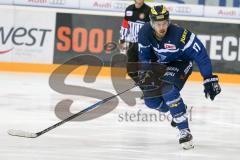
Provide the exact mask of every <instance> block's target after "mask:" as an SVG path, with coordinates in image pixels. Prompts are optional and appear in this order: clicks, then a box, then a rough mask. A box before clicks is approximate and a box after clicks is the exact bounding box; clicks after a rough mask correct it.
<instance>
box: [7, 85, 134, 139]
mask: <svg viewBox="0 0 240 160" xmlns="http://www.w3.org/2000/svg"><path fill="white" fill-rule="evenodd" d="M136 86H138V85H137V84H135V85H134V86H132V87H131V88H129V89H127V90H124V91H122V92H120V93H118V94H115V95H113V96H111V97H108V98H105V99H103V100H101V101H99V102H97V103H95V104H93V105H91V106H89V107H87V108H85V109H84V110H82V111H80V112H78V113H75V114H74V115H72V116H70V117H68V118H66V119H64V120H62V121H60V122H58V123H56V124H54V125H52V126H50V127H48V128H46V129H44V130H42V131H40V132H37V133H32V132H27V131H22V130H15V129H11V130H8V134H9V135H11V136H18V137H24V138H37V137H39V136H41V135H43V134H44V133H46V132H49V131H51V130H52V129H54V128H57V127H58V126H60V125H62V124H64V123H66V122H68V121H70V120H72V119H74V118H76V117H78V116H80V115H82V114H84V113H86V112H88V111H91V110H93V109H96V108H97V107H98V106H99V105H101V104H104V103H105V102H108V101H110V100H111V99H113V98H115V97H117V96H119V95H121V94H123V93H125V92H127V91H129V90H131V89H133V88H135V87H136Z"/></svg>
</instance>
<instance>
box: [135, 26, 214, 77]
mask: <svg viewBox="0 0 240 160" xmlns="http://www.w3.org/2000/svg"><path fill="white" fill-rule="evenodd" d="M138 37H139V39H138V46H139V61H140V62H149V61H150V60H151V58H152V57H154V55H153V54H155V55H156V56H157V58H158V63H161V64H166V63H169V62H173V61H195V62H196V63H197V65H198V67H199V70H200V72H201V74H202V76H203V77H204V78H207V77H210V76H211V75H212V65H211V61H210V59H209V56H208V55H207V51H206V48H205V47H204V46H203V44H202V42H201V41H200V40H199V39H198V38H197V37H196V35H195V34H194V33H191V32H190V31H188V30H186V29H184V28H182V27H180V26H177V25H175V24H170V25H169V27H168V30H167V32H166V35H165V36H164V37H163V38H162V39H161V40H158V39H156V37H155V36H154V30H153V28H152V27H151V25H150V23H146V24H145V25H144V26H143V27H142V28H141V30H140V31H139V33H138Z"/></svg>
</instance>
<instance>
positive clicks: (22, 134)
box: [8, 129, 38, 138]
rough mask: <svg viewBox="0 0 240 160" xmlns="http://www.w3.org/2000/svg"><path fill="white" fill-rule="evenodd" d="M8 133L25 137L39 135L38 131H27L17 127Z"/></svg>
mask: <svg viewBox="0 0 240 160" xmlns="http://www.w3.org/2000/svg"><path fill="white" fill-rule="evenodd" d="M8 134H9V135H11V136H17V137H25V138H36V137H38V135H37V134H36V133H31V132H26V131H22V130H15V129H10V130H8Z"/></svg>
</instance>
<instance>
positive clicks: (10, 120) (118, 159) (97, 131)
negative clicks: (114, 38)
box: [0, 72, 240, 160]
mask: <svg viewBox="0 0 240 160" xmlns="http://www.w3.org/2000/svg"><path fill="white" fill-rule="evenodd" d="M48 80H49V75H47V74H31V73H11V72H1V73H0V88H1V92H0V94H1V96H0V126H1V129H0V159H1V160H226V159H227V160H236V159H238V158H239V156H240V96H239V95H240V86H239V85H231V84H225V85H221V87H222V93H221V94H220V95H219V96H217V97H216V99H215V101H213V102H212V101H210V100H209V99H208V100H207V99H205V97H204V94H203V85H202V84H201V83H197V82H187V84H186V86H185V87H184V89H183V90H182V97H183V99H184V100H185V103H186V104H187V105H188V109H189V112H190V111H191V112H190V113H191V114H190V115H191V121H190V127H191V130H192V134H193V138H194V143H195V148H194V149H193V150H188V151H184V150H182V148H181V146H180V145H179V144H178V137H177V134H178V132H177V130H176V129H174V128H172V127H171V126H170V124H169V121H168V120H167V119H165V120H162V121H160V120H159V119H158V120H157V121H151V120H149V119H147V120H146V119H145V120H144V119H143V115H145V116H146V115H150V114H155V115H158V113H157V112H155V111H153V110H150V109H148V108H146V107H145V106H144V104H143V101H142V100H139V99H137V104H136V105H135V106H128V105H127V104H126V103H125V102H123V101H122V100H120V98H118V100H119V104H118V106H117V107H116V109H114V110H113V111H112V112H110V113H108V114H106V115H104V116H101V117H99V118H96V119H93V120H89V121H74V122H68V123H65V124H64V125H62V126H60V127H58V128H56V129H54V130H52V131H50V132H48V133H46V134H44V135H42V136H40V137H38V138H36V139H26V138H21V137H13V136H9V135H8V134H7V131H8V129H11V128H13V129H22V130H26V131H31V132H38V131H40V130H42V129H45V128H47V127H48V126H50V125H53V124H55V123H57V122H59V121H60V119H59V118H58V117H57V116H56V114H55V106H56V104H58V102H59V101H61V100H63V99H72V100H73V101H74V103H73V105H72V106H71V108H70V110H71V112H72V113H76V112H78V111H80V110H82V109H84V108H86V107H87V106H90V105H92V104H94V103H96V102H98V101H99V100H98V99H94V98H89V97H84V96H77V95H68V94H61V93H58V92H56V91H54V90H53V89H52V88H50V86H49V82H48ZM67 81H68V83H69V84H74V85H84V86H89V87H92V88H95V89H101V90H103V91H107V92H111V93H114V94H115V93H116V92H115V90H114V89H113V86H112V83H111V81H110V80H109V79H107V78H98V79H97V81H96V82H95V83H92V84H91V83H90V84H87V83H84V82H83V81H82V78H81V77H77V76H72V77H69V78H68V79H67ZM190 109H191V110H190ZM138 113H140V114H141V116H142V117H139V118H136V117H132V119H129V117H125V115H126V114H128V115H129V114H131V115H135V116H136V115H137V114H138ZM145 118H146V117H145ZM148 118H149V117H148Z"/></svg>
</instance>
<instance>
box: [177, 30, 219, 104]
mask: <svg viewBox="0 0 240 160" xmlns="http://www.w3.org/2000/svg"><path fill="white" fill-rule="evenodd" d="M185 32H187V34H185V35H186V37H185V40H186V42H185V45H184V46H183V48H182V51H183V52H184V54H186V55H187V56H188V57H190V58H191V59H193V60H194V61H195V62H196V64H197V65H198V68H199V70H200V73H201V75H202V77H203V78H204V92H205V96H206V98H207V97H208V96H209V97H210V98H211V100H213V99H214V98H215V96H216V95H217V94H219V93H220V92H221V88H220V86H219V84H218V81H219V80H218V76H217V75H213V73H212V64H211V60H210V58H209V56H208V54H207V51H206V48H205V47H204V46H203V44H202V42H201V41H200V40H199V39H198V38H197V37H196V36H195V34H193V33H191V32H188V31H185ZM183 35H184V34H183ZM183 39H184V38H183Z"/></svg>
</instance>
